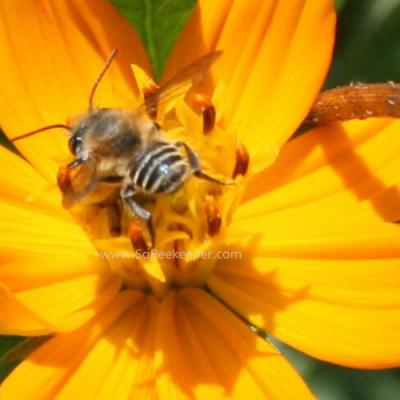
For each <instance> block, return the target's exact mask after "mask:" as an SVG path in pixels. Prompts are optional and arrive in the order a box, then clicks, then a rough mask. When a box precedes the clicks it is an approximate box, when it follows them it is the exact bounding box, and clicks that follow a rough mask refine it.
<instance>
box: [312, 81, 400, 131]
mask: <svg viewBox="0 0 400 400" xmlns="http://www.w3.org/2000/svg"><path fill="white" fill-rule="evenodd" d="M382 117H393V118H399V117H400V84H399V83H394V82H388V83H372V84H364V83H356V84H353V85H349V86H342V87H338V88H336V89H331V90H327V91H325V92H322V93H320V94H319V95H318V97H317V99H316V101H315V103H314V105H313V106H312V108H311V111H310V113H309V114H308V117H307V118H306V120H305V123H307V124H312V125H327V124H333V123H335V122H344V121H348V120H351V119H366V118H382Z"/></svg>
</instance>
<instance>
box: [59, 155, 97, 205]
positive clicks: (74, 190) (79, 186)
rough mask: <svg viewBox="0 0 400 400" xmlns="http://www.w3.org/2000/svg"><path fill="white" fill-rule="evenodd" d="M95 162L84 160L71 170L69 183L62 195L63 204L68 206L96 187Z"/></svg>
mask: <svg viewBox="0 0 400 400" xmlns="http://www.w3.org/2000/svg"><path fill="white" fill-rule="evenodd" d="M98 184H99V180H98V179H97V178H96V162H95V161H90V160H88V161H86V162H85V163H84V164H82V166H80V167H78V168H76V170H72V171H71V179H70V184H69V185H68V187H67V190H66V191H65V193H64V195H63V206H64V207H66V208H70V207H72V206H73V205H75V204H78V203H79V202H80V201H82V200H83V199H85V198H86V197H87V196H89V195H90V194H91V193H92V192H94V191H95V190H96V188H97V187H98Z"/></svg>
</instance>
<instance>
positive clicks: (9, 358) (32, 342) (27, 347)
mask: <svg viewBox="0 0 400 400" xmlns="http://www.w3.org/2000/svg"><path fill="white" fill-rule="evenodd" d="M49 339H50V336H37V337H29V338H26V339H24V340H22V341H21V342H19V343H17V344H16V345H15V346H13V347H11V348H10V349H9V350H7V351H6V352H5V353H4V355H3V356H2V357H1V358H0V364H5V363H9V362H14V361H22V360H24V359H25V358H26V357H28V356H29V355H30V354H31V353H33V352H34V351H35V350H36V349H37V348H38V347H40V346H41V345H42V344H44V343H45V342H47V341H48V340H49Z"/></svg>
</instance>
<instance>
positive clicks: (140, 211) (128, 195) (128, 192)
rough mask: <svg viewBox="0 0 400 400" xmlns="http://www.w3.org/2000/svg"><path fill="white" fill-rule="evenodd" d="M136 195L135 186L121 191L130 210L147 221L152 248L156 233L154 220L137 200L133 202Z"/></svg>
mask: <svg viewBox="0 0 400 400" xmlns="http://www.w3.org/2000/svg"><path fill="white" fill-rule="evenodd" d="M135 194H136V189H135V187H134V186H132V185H130V186H127V187H124V188H122V189H121V197H122V199H123V200H124V202H125V204H126V205H127V206H128V208H129V210H130V211H131V212H132V213H133V214H134V215H136V216H137V217H139V218H140V219H142V220H144V221H146V223H147V228H148V230H149V233H150V238H151V247H153V246H154V244H155V233H154V228H153V220H152V217H151V212H150V211H147V210H146V209H144V208H143V207H141V206H140V205H139V204H138V203H136V201H135V200H133V196H134V195H135Z"/></svg>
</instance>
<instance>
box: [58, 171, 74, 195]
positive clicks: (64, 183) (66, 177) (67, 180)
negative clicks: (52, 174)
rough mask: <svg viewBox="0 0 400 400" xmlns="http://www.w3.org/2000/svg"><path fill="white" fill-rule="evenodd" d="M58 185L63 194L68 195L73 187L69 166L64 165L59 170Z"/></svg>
mask: <svg viewBox="0 0 400 400" xmlns="http://www.w3.org/2000/svg"><path fill="white" fill-rule="evenodd" d="M57 185H58V188H59V189H60V190H61V193H66V192H67V191H68V189H69V187H70V186H71V176H70V169H69V168H68V166H67V165H63V166H61V167H60V168H59V169H58V173H57Z"/></svg>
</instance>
